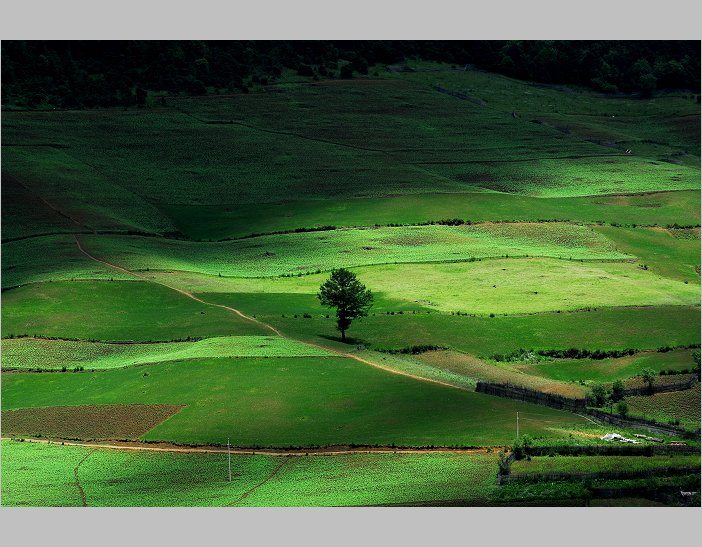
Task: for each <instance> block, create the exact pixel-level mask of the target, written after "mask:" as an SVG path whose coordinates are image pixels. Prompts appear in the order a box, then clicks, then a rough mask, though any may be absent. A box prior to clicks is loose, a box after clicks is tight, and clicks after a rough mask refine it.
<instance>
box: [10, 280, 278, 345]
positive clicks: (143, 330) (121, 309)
mask: <svg viewBox="0 0 702 547" xmlns="http://www.w3.org/2000/svg"><path fill="white" fill-rule="evenodd" d="M2 304H3V306H2V335H3V336H8V335H10V334H13V335H16V336H17V335H29V336H33V335H41V336H58V337H62V338H80V339H86V340H93V339H95V340H109V341H113V340H137V341H149V340H164V341H168V340H179V339H183V338H188V337H207V336H231V335H251V334H254V335H265V334H270V331H269V330H268V329H266V328H264V327H262V326H260V325H258V324H256V323H253V322H251V321H247V320H245V319H243V318H241V317H239V316H237V315H235V314H233V313H231V312H230V311H228V310H225V309H222V308H218V307H214V306H207V305H205V304H201V303H200V302H196V301H194V300H192V299H190V298H188V297H187V296H184V295H182V294H178V293H177V292H175V291H173V290H171V289H168V288H166V287H163V286H161V285H157V284H155V283H145V282H141V281H129V282H125V281H113V282H110V281H81V282H77V281H76V282H71V281H64V282H56V283H40V284H33V285H28V286H25V287H20V288H18V289H13V290H11V291H7V292H5V293H3V297H2Z"/></svg>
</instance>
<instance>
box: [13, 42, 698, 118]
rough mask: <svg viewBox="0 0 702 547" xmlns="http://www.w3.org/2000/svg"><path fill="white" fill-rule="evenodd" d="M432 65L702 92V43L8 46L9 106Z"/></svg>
mask: <svg viewBox="0 0 702 547" xmlns="http://www.w3.org/2000/svg"><path fill="white" fill-rule="evenodd" d="M416 59H423V60H428V61H437V62H442V63H448V64H449V65H453V66H454V67H455V68H457V69H462V68H463V67H464V66H465V65H466V64H470V65H473V66H475V67H478V68H481V69H484V70H489V71H493V72H498V73H502V74H506V75H508V76H512V77H515V78H521V79H527V80H533V81H537V82H543V83H547V84H575V85H582V86H590V87H594V88H595V89H598V90H600V91H603V92H626V93H637V94H639V95H641V96H648V95H650V94H652V93H653V92H654V91H655V90H656V89H663V88H684V89H691V90H693V91H698V90H699V88H700V43H699V42H697V41H550V40H542V41H528V40H515V41H499V40H493V41H404V40H398V41H379V40H365V41H305V40H299V41H157V40H152V41H3V42H2V101H3V104H13V105H17V106H23V107H29V108H35V107H39V106H52V107H56V108H81V107H95V106H102V107H112V106H132V105H140V104H145V103H146V102H147V99H148V92H149V91H152V92H157V93H159V92H160V93H163V92H165V93H173V94H175V93H185V94H189V95H199V94H205V93H207V92H208V90H210V91H211V90H213V89H217V90H230V91H232V92H246V91H248V89H249V87H250V86H252V85H256V84H260V85H267V84H269V83H273V82H275V81H276V79H277V78H279V77H280V75H281V73H282V70H283V69H284V68H287V69H291V70H294V71H296V73H297V74H298V75H300V76H302V77H307V78H310V79H311V80H316V79H325V78H342V79H344V78H353V77H354V75H359V74H361V75H365V74H368V72H369V70H370V68H369V67H372V66H374V65H381V66H382V65H388V64H394V63H400V62H403V61H407V60H416Z"/></svg>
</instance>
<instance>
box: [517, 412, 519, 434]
mask: <svg viewBox="0 0 702 547" xmlns="http://www.w3.org/2000/svg"><path fill="white" fill-rule="evenodd" d="M517 440H519V411H517Z"/></svg>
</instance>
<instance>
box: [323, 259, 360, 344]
mask: <svg viewBox="0 0 702 547" xmlns="http://www.w3.org/2000/svg"><path fill="white" fill-rule="evenodd" d="M317 298H319V301H320V302H321V303H322V305H323V306H327V307H329V308H336V328H337V329H338V330H340V331H341V340H342V341H343V342H346V331H347V329H348V328H349V326H351V321H352V320H353V319H356V318H357V317H365V316H366V315H368V310H369V309H370V307H371V305H372V302H373V293H371V291H370V290H369V289H366V287H365V285H363V284H362V283H361V282H360V281H359V280H358V279H357V278H356V274H354V273H353V272H350V271H349V270H347V269H345V268H339V269H338V270H332V272H331V276H330V277H329V279H327V280H326V281H325V282H324V284H323V285H322V286H321V287H320V288H319V294H317Z"/></svg>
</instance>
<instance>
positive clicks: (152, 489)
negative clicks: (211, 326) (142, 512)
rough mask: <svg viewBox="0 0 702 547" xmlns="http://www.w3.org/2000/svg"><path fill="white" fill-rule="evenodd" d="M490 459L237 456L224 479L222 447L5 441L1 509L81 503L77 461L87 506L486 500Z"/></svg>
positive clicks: (491, 472) (473, 455)
mask: <svg viewBox="0 0 702 547" xmlns="http://www.w3.org/2000/svg"><path fill="white" fill-rule="evenodd" d="M495 458H496V456H495V454H486V453H484V452H483V453H469V454H465V455H463V454H450V453H447V454H437V453H430V454H403V453H398V454H347V455H340V456H298V457H284V456H283V457H275V456H264V455H256V456H251V455H234V456H232V460H231V465H232V481H231V482H229V481H228V480H227V456H226V453H219V454H197V453H193V454H184V453H177V452H165V453H159V452H143V451H142V452H139V451H119V450H110V449H93V448H89V447H76V446H57V445H45V444H36V443H18V442H12V441H2V465H3V470H4V472H3V474H2V491H3V503H4V504H5V505H8V506H36V505H40V506H64V505H74V506H76V505H77V506H80V505H82V498H81V495H80V491H79V490H78V488H77V487H76V486H75V477H74V475H73V469H74V468H75V467H76V466H78V465H79V467H78V473H79V477H80V485H81V488H82V489H83V492H84V495H85V504H86V505H88V506H110V507H114V506H118V507H119V506H142V507H150V506H164V505H166V506H191V507H192V506H262V505H263V506H301V505H302V506H329V505H332V506H339V505H387V504H389V505H395V504H404V505H429V504H434V503H437V502H454V503H463V504H467V505H484V504H485V503H486V502H487V494H488V493H489V492H490V491H491V490H492V489H493V488H495V486H494V483H495V475H496V474H497V471H496V466H495ZM81 462H82V463H81ZM146 477H148V479H145V478H146ZM320 477H323V479H324V487H320V485H319V479H320ZM142 478H144V480H142ZM137 481H138V484H139V486H138V488H137ZM145 481H146V482H145Z"/></svg>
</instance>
